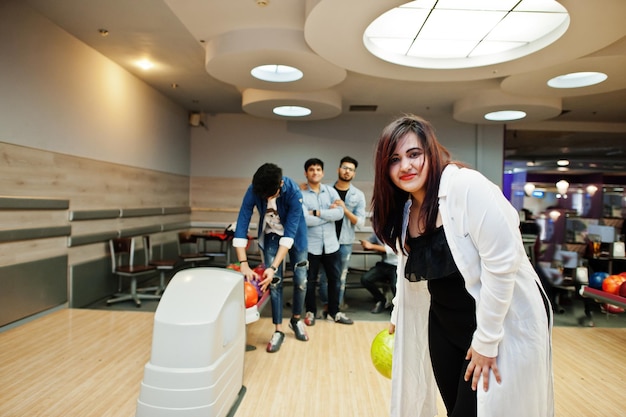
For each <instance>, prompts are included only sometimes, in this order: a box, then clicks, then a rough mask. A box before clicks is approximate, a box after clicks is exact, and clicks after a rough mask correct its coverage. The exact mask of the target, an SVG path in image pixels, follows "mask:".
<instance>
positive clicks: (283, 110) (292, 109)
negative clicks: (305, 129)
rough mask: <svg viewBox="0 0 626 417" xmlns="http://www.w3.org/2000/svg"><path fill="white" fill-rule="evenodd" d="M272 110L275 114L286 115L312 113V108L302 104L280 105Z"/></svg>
mask: <svg viewBox="0 0 626 417" xmlns="http://www.w3.org/2000/svg"><path fill="white" fill-rule="evenodd" d="M272 111H273V112H274V114H277V115H279V116H286V117H304V116H308V115H309V114H311V109H309V108H306V107H302V106H278V107H274V110H272Z"/></svg>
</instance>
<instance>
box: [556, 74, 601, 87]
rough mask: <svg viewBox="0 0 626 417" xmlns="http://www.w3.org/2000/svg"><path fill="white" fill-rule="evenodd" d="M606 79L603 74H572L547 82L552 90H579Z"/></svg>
mask: <svg viewBox="0 0 626 417" xmlns="http://www.w3.org/2000/svg"><path fill="white" fill-rule="evenodd" d="M607 78H608V76H607V75H606V74H604V73H603V72H572V73H570V74H564V75H559V76H558V77H554V78H552V79H551V80H548V86H550V87H552V88H580V87H588V86H590V85H595V84H600V83H601V82H603V81H605V80H606V79H607Z"/></svg>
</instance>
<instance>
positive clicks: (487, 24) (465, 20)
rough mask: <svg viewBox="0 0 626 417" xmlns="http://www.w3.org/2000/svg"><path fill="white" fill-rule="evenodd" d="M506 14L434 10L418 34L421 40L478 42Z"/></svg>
mask: <svg viewBox="0 0 626 417" xmlns="http://www.w3.org/2000/svg"><path fill="white" fill-rule="evenodd" d="M505 15H506V12H476V11H471V10H462V11H456V10H438V9H435V10H434V11H433V12H432V13H431V15H430V17H429V18H428V21H427V22H426V24H425V25H424V28H423V29H422V31H421V32H420V33H419V38H421V39H459V40H469V39H473V40H480V39H483V38H484V37H485V36H486V35H487V33H489V31H491V29H492V28H493V27H494V26H495V25H497V24H498V22H499V21H500V20H502V18H503V17H504V16H505Z"/></svg>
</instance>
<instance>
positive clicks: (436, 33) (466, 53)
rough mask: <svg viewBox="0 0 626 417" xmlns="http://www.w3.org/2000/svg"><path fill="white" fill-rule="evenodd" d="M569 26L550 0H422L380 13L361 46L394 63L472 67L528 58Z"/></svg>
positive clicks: (423, 66) (565, 13)
mask: <svg viewBox="0 0 626 417" xmlns="http://www.w3.org/2000/svg"><path fill="white" fill-rule="evenodd" d="M568 25H569V15H568V14H567V11H566V10H565V8H563V6H561V5H560V4H559V3H557V2H556V1H554V0H522V1H518V0H482V1H471V2H468V1H465V0H439V1H436V2H435V1H432V0H423V1H414V2H410V3H407V4H405V5H403V6H400V7H397V8H394V9H391V10H389V11H387V12H385V13H383V14H382V15H380V16H379V17H378V18H377V19H375V20H374V21H373V22H372V23H371V24H370V25H369V26H368V27H367V29H366V30H365V33H364V38H363V42H364V44H365V46H366V48H367V49H369V51H370V52H371V53H372V54H374V55H376V56H377V57H379V58H381V59H383V60H385V61H389V62H392V63H396V64H399V65H405V66H413V67H418V68H449V69H452V68H471V67H476V66H483V65H489V64H494V63H498V62H505V61H510V60H513V59H516V58H520V57H522V56H525V55H528V54H531V53H533V52H535V51H537V50H539V49H542V48H544V47H546V46H548V45H549V44H551V43H553V42H554V41H555V40H557V39H558V38H559V37H560V36H561V35H562V34H563V33H564V32H565V30H566V29H567V27H568Z"/></svg>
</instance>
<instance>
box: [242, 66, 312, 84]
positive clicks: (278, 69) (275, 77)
mask: <svg viewBox="0 0 626 417" xmlns="http://www.w3.org/2000/svg"><path fill="white" fill-rule="evenodd" d="M250 74H252V76H253V77H254V78H258V79H259V80H263V81H269V82H272V83H289V82H292V81H298V80H299V79H300V78H302V77H303V75H304V74H303V73H302V71H300V70H299V69H298V68H295V67H290V66H288V65H260V66H258V67H255V68H253V69H252V71H250Z"/></svg>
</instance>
